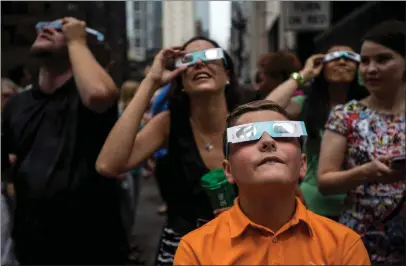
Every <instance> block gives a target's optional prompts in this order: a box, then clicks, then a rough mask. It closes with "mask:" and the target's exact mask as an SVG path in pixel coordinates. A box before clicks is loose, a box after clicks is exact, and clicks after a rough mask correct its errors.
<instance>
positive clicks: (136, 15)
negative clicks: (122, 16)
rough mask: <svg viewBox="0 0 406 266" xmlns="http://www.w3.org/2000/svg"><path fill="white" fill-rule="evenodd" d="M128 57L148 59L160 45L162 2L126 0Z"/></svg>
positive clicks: (131, 58) (140, 59)
mask: <svg viewBox="0 0 406 266" xmlns="http://www.w3.org/2000/svg"><path fill="white" fill-rule="evenodd" d="M126 13H127V38H128V44H129V45H128V58H129V60H133V61H136V62H144V61H146V60H149V58H150V57H151V53H156V51H157V50H159V49H161V47H162V2H160V1H126Z"/></svg>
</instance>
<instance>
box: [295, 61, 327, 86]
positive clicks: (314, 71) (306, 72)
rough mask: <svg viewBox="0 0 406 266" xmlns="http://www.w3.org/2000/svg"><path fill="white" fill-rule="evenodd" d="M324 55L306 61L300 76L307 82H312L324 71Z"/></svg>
mask: <svg viewBox="0 0 406 266" xmlns="http://www.w3.org/2000/svg"><path fill="white" fill-rule="evenodd" d="M324 56H325V55H324V54H315V55H312V56H311V57H309V58H308V59H307V60H306V63H305V66H304V68H303V70H301V71H300V75H302V77H303V78H304V79H305V80H306V81H310V80H312V79H313V78H315V77H317V76H318V75H319V74H320V72H321V70H322V69H323V58H324Z"/></svg>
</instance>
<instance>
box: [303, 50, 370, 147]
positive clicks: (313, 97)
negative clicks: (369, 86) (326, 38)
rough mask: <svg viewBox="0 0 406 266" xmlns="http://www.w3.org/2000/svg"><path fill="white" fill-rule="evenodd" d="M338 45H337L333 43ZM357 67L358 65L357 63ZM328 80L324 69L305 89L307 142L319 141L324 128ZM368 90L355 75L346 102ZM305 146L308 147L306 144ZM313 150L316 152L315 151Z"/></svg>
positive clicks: (327, 103) (364, 94)
mask: <svg viewBox="0 0 406 266" xmlns="http://www.w3.org/2000/svg"><path fill="white" fill-rule="evenodd" d="M334 46H338V45H333V46H332V47H334ZM357 67H358V65H357ZM328 86H329V84H328V82H327V81H326V80H325V78H324V69H323V70H322V72H321V73H320V74H319V75H318V77H316V78H315V79H314V81H313V83H312V85H311V86H310V88H309V90H305V95H306V96H307V100H306V102H305V106H304V114H303V115H304V122H305V124H306V129H307V135H308V142H313V141H316V142H314V143H318V142H319V141H320V130H323V129H324V125H325V123H326V122H327V119H328V116H329V112H330V95H329V91H328ZM368 95H369V93H368V91H367V90H366V89H365V88H364V87H362V86H360V85H359V84H358V80H357V77H356V76H355V77H354V80H353V81H352V82H351V84H350V87H349V89H348V98H347V102H348V101H351V100H361V99H363V98H365V97H366V96H368ZM307 147H310V146H309V145H307ZM315 152H318V150H317V151H315Z"/></svg>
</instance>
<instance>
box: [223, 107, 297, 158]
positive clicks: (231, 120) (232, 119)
mask: <svg viewBox="0 0 406 266" xmlns="http://www.w3.org/2000/svg"><path fill="white" fill-rule="evenodd" d="M264 110H268V111H274V112H276V113H279V114H281V115H283V116H285V117H286V118H287V119H288V120H291V116H290V115H289V113H288V112H286V110H285V109H283V108H282V107H281V106H280V105H278V104H276V103H275V102H273V101H269V100H258V101H253V102H249V103H246V104H243V105H240V106H238V107H237V108H235V109H234V111H232V112H231V114H230V115H229V116H228V118H227V122H226V130H225V131H224V134H223V152H224V154H225V156H226V159H228V155H229V154H228V152H227V146H228V141H227V128H229V127H233V126H235V123H236V122H237V120H238V118H240V117H241V116H242V115H243V114H246V113H250V112H257V111H264ZM299 142H300V147H302V146H303V145H302V144H303V139H302V137H300V138H299Z"/></svg>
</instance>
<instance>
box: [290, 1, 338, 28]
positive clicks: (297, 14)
mask: <svg viewBox="0 0 406 266" xmlns="http://www.w3.org/2000/svg"><path fill="white" fill-rule="evenodd" d="M282 15H283V24H284V28H285V30H292V31H316V30H317V31H318V30H325V29H327V28H328V27H330V2H328V1H300V2H299V1H283V2H282Z"/></svg>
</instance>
